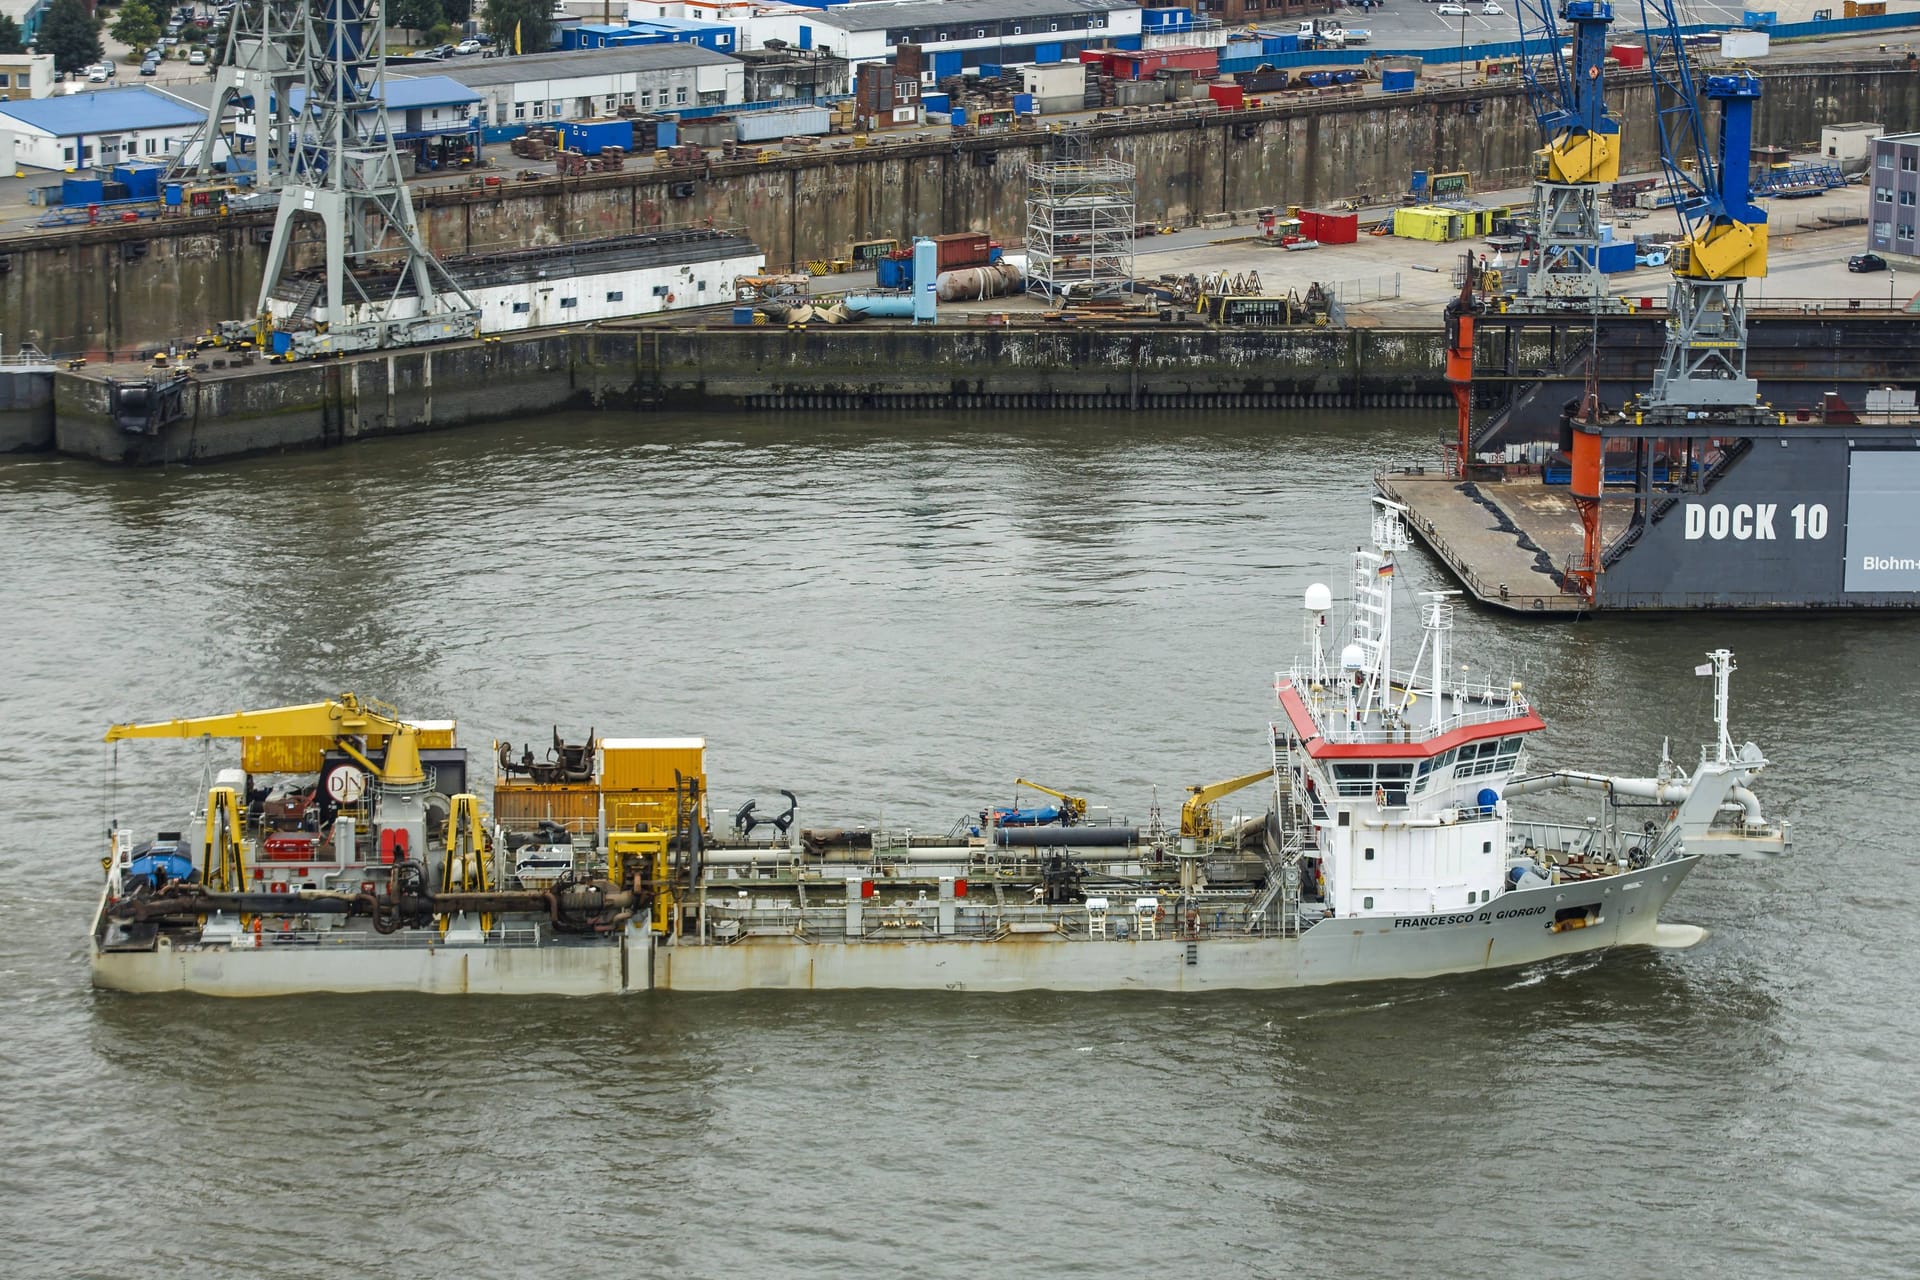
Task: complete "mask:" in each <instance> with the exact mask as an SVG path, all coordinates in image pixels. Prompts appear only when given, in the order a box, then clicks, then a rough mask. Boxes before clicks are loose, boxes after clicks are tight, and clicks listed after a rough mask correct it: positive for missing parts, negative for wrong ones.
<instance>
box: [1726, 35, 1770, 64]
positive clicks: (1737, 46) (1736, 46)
mask: <svg viewBox="0 0 1920 1280" xmlns="http://www.w3.org/2000/svg"><path fill="white" fill-rule="evenodd" d="M1769 40H1770V37H1769V36H1768V35H1767V33H1766V32H1764V31H1723V32H1721V33H1720V56H1721V57H1723V58H1764V57H1766V56H1767V44H1768V42H1769Z"/></svg>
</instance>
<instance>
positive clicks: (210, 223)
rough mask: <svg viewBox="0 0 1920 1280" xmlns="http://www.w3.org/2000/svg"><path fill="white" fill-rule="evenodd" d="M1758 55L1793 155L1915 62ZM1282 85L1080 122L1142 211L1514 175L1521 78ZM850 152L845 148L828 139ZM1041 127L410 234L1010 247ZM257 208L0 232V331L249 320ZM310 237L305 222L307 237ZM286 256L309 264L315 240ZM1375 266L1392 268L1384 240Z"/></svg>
mask: <svg viewBox="0 0 1920 1280" xmlns="http://www.w3.org/2000/svg"><path fill="white" fill-rule="evenodd" d="M1843 56H1845V55H1836V61H1834V62H1831V63H1826V64H1798V65H1796V64H1791V63H1787V64H1781V65H1779V66H1777V67H1773V68H1763V71H1764V73H1765V76H1766V96H1765V97H1764V98H1763V99H1762V101H1761V103H1760V106H1759V109H1758V111H1757V113H1756V120H1755V141H1756V142H1758V143H1768V144H1780V145H1786V146H1805V145H1807V144H1808V143H1809V142H1810V141H1811V140H1813V139H1817V138H1818V137H1819V133H1820V128H1821V126H1822V125H1823V124H1828V123H1832V122H1834V121H1838V120H1875V121H1880V122H1883V123H1884V124H1885V125H1886V126H1887V128H1888V129H1889V130H1890V131H1895V132H1897V131H1900V130H1904V129H1913V128H1920V71H1913V70H1908V69H1907V68H1906V66H1905V64H1904V62H1896V61H1895V60H1893V59H1891V58H1888V57H1885V56H1881V57H1876V58H1869V59H1856V60H1853V61H1850V62H1845V63H1842V62H1840V61H1838V59H1839V58H1840V57H1843ZM1444 85H1445V74H1444V71H1435V72H1434V73H1433V75H1431V76H1430V77H1429V84H1428V87H1427V88H1426V89H1424V90H1423V91H1422V92H1419V93H1416V94H1412V95H1406V96H1399V95H1396V96H1394V97H1391V98H1388V97H1382V96H1380V95H1378V94H1366V95H1354V94H1344V95H1338V96H1322V97H1289V98H1286V99H1284V100H1278V101H1272V102H1271V104H1270V105H1265V106H1262V107H1260V108H1258V109H1255V110H1249V111H1239V112H1229V113H1221V112H1218V111H1214V110H1211V109H1203V108H1200V107H1197V106H1196V107H1183V108H1180V109H1177V110H1176V109H1171V108H1169V109H1166V110H1150V109H1136V110H1139V111H1140V114H1137V115H1129V116H1127V117H1126V118H1123V119H1117V120H1110V121H1102V122H1098V123H1094V124H1090V125H1089V126H1088V127H1087V128H1086V130H1085V132H1086V134H1087V135H1088V137H1089V139H1090V141H1091V147H1092V154H1094V155H1096V156H1104V157H1113V158H1118V159H1122V160H1126V161H1129V162H1131V163H1132V164H1134V165H1135V166H1137V169H1138V182H1139V196H1138V198H1139V206H1138V207H1139V216H1140V219H1141V221H1143V222H1154V223H1158V224H1161V225H1176V226H1185V225H1194V224H1198V223H1201V222H1203V221H1205V220H1207V219H1209V218H1218V217H1222V216H1224V215H1228V214H1231V213H1234V212H1237V211H1245V210H1249V209H1254V208H1260V207H1264V206H1270V205H1279V204H1309V205H1310V204H1320V203H1328V202H1332V201H1336V200H1340V199H1346V198H1358V199H1362V200H1377V201H1391V200H1393V199H1395V198H1396V197H1397V195H1398V193H1399V192H1401V191H1403V190H1405V189H1406V187H1407V185H1408V182H1409V179H1410V176H1411V173H1412V171H1413V170H1414V169H1427V170H1430V171H1435V172H1445V171H1448V170H1456V169H1464V170H1468V171H1470V172H1472V173H1473V174H1474V176H1475V180H1476V182H1477V183H1478V184H1479V186H1480V187H1481V188H1482V189H1495V188H1503V187H1515V186H1521V185H1524V184H1525V183H1526V182H1527V181H1528V179H1529V176H1530V174H1529V166H1528V157H1529V155H1530V154H1531V151H1532V148H1533V147H1534V146H1535V145H1536V134H1535V127H1534V123H1533V117H1532V114H1531V112H1530V110H1529V108H1528V105H1527V99H1526V95H1525V93H1524V92H1523V91H1522V90H1521V89H1520V88H1519V87H1518V86H1483V85H1470V86H1464V87H1459V88H1446V87H1444ZM1610 92H1611V96H1612V99H1613V102H1614V105H1615V113H1616V115H1618V116H1619V117H1620V118H1621V119H1622V120H1624V121H1626V126H1625V135H1624V136H1625V152H1626V167H1627V168H1628V169H1629V170H1645V169H1651V168H1653V167H1654V166H1655V165H1656V163H1657V160H1658V157H1657V153H1656V139H1655V137H1654V130H1653V128H1652V126H1651V123H1650V122H1651V121H1652V120H1653V118H1654V113H1653V100H1652V92H1651V89H1650V87H1649V85H1648V84H1647V82H1646V79H1645V77H1644V76H1638V75H1633V74H1631V73H1629V74H1627V75H1623V76H1618V77H1616V78H1615V83H1614V84H1613V85H1612V86H1611V88H1610ZM839 141H840V142H842V143H847V140H844V139H842V140H839ZM1051 148H1052V140H1051V135H1050V134H1049V133H1047V132H1046V131H1044V130H1026V131H1012V132H1004V133H995V134H990V135H985V136H980V137H973V138H957V139H956V138H950V137H944V136H932V135H928V136H926V137H925V139H924V140H922V141H917V142H916V141H913V140H912V139H911V136H907V135H875V136H874V139H873V143H872V145H870V146H866V147H857V148H856V147H853V146H851V145H850V143H848V144H847V145H845V146H843V147H841V148H840V149H834V148H833V147H822V148H819V149H816V150H813V151H809V152H796V153H790V154H781V155H779V156H778V157H777V158H775V159H772V160H770V161H767V162H755V161H745V160H741V161H718V160H715V161H711V162H709V163H706V164H704V165H701V166H695V167H686V166H682V167H675V168H668V169H660V170H655V169H646V170H638V169H636V170H634V171H631V172H623V173H614V174H596V175H588V176H585V177H578V178H541V179H538V180H533V181H525V182H522V181H519V180H517V179H515V178H514V177H513V176H512V175H511V174H510V173H509V174H508V175H507V176H506V180H505V181H504V182H503V183H502V184H501V185H499V186H496V187H491V188H488V187H479V186H476V187H461V188H452V189H447V188H441V189H437V190H422V191H421V192H419V193H418V194H417V195H416V200H417V202H418V205H419V209H420V221H421V225H422V228H423V231H424V234H425V236H426V238H427V241H428V243H429V246H430V247H431V248H432V249H433V250H434V251H435V252H436V253H439V254H442V255H447V256H453V255H459V254H467V253H484V252H489V251H496V250H500V249H505V248H521V247H525V246H529V245H539V244H542V243H552V244H558V243H561V242H564V241H567V240H573V239H578V238H581V237H590V236H604V235H614V234H622V233H629V232H635V231H645V230H647V229H650V228H655V227H661V226H673V225H686V224H694V223H702V222H711V223H713V224H716V225H727V226H739V227H743V228H745V230H746V231H747V233H748V234H749V235H751V236H752V237H753V239H754V240H755V241H756V242H757V243H758V244H759V245H760V246H761V247H762V248H763V249H764V250H765V251H766V254H767V259H768V262H769V264H771V265H773V266H776V267H778V266H784V265H786V264H790V263H798V262H805V261H808V260H810V259H819V258H833V257H838V256H841V255H843V254H844V253H845V252H846V249H847V246H848V245H849V244H851V243H853V242H855V241H860V240H870V239H876V238H885V237H894V238H902V239H904V238H906V237H909V236H912V235H918V234H935V233H939V232H944V231H953V230H959V229H966V228H975V229H980V230H985V231H989V232H991V233H992V234H994V235H995V236H997V237H999V238H1000V239H1002V240H1003V241H1007V242H1010V243H1012V242H1018V241H1019V239H1020V238H1021V236H1022V234H1023V229H1024V226H1025V223H1026V204H1025V202H1026V194H1027V170H1028V166H1029V164H1030V163H1032V162H1033V161H1035V160H1045V159H1048V158H1051V156H1052V150H1051ZM271 222H272V214H271V212H270V211H258V212H250V213H245V214H236V215H232V216H229V217H224V218H220V217H202V218H192V219H185V220H181V221H172V222H169V221H161V222H153V221H143V222H138V223H131V224H117V223H116V224H110V225H101V226H96V227H79V228H72V229H64V230H53V231H19V232H12V233H7V234H4V235H0V332H4V333H6V334H7V336H8V337H9V338H10V339H13V340H14V341H22V340H24V341H30V342H34V343H36V344H37V345H38V346H39V347H40V348H41V349H43V350H46V351H50V352H52V353H53V354H55V355H74V354H81V353H84V352H87V351H102V350H120V349H127V348H131V347H135V346H138V345H140V344H143V343H144V344H152V343H157V342H161V341H164V340H166V339H167V338H170V337H179V336H183V335H190V334H194V333H197V332H200V331H201V330H202V329H204V328H205V327H206V326H207V325H209V324H211V323H213V322H215V321H219V320H226V319H235V318H240V317H244V316H247V315H251V314H252V312H253V304H254V299H255V296H256V294H257V293H258V290H259V281H260V274H261V272H262V270H263V267H264V260H265V255H266V243H267V237H268V232H269V229H270V226H271ZM308 234H309V235H310V234H311V232H310V231H309V233H308ZM299 248H300V252H301V254H302V256H303V258H305V259H306V260H309V261H311V260H312V255H313V254H314V253H315V250H316V248H317V245H316V243H315V242H314V241H313V240H311V239H308V240H305V241H302V242H301V243H300V246H299ZM1381 251H1382V262H1383V264H1384V265H1391V259H1392V251H1391V247H1390V245H1383V246H1382V250H1381Z"/></svg>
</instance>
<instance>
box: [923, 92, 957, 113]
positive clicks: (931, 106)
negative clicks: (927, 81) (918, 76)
mask: <svg viewBox="0 0 1920 1280" xmlns="http://www.w3.org/2000/svg"><path fill="white" fill-rule="evenodd" d="M920 105H921V106H923V107H925V108H926V109H927V110H929V111H946V110H948V109H949V108H950V107H951V106H952V104H951V103H950V102H948V100H947V95H946V94H944V93H923V94H921V95H920Z"/></svg>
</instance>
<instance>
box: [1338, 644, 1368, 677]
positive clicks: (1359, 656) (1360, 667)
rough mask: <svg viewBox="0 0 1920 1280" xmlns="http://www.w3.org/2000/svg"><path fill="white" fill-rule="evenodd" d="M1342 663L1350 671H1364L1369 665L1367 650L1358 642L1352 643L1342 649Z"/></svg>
mask: <svg viewBox="0 0 1920 1280" xmlns="http://www.w3.org/2000/svg"><path fill="white" fill-rule="evenodd" d="M1340 665H1341V666H1343V667H1345V668H1346V669H1347V670H1349V671H1364V670H1366V666H1367V652H1366V650H1364V649H1362V648H1361V647H1360V646H1359V645H1357V644H1350V645H1348V646H1347V647H1346V648H1344V649H1342V650H1341V651H1340Z"/></svg>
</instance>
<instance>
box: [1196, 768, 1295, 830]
mask: <svg viewBox="0 0 1920 1280" xmlns="http://www.w3.org/2000/svg"><path fill="white" fill-rule="evenodd" d="M1271 777H1273V770H1272V769H1262V770H1260V771H1259V772H1258V773H1248V774H1242V775H1241V776H1240V777H1238V778H1228V779H1227V780H1226V781H1225V782H1213V783H1208V784H1207V785H1205V786H1198V787H1188V788H1187V799H1186V803H1185V804H1182V805H1181V806H1180V834H1181V836H1182V837H1190V838H1192V839H1195V840H1211V839H1213V837H1214V836H1215V835H1217V834H1219V833H1218V832H1217V831H1216V829H1215V827H1214V822H1213V802H1214V801H1216V800H1219V799H1221V798H1222V797H1225V796H1230V795H1232V794H1233V793H1234V792H1236V791H1241V790H1244V789H1245V788H1247V787H1250V786H1252V785H1253V784H1254V783H1256V782H1259V781H1261V780H1262V779H1265V778H1271Z"/></svg>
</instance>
